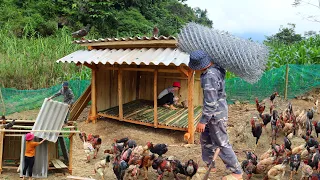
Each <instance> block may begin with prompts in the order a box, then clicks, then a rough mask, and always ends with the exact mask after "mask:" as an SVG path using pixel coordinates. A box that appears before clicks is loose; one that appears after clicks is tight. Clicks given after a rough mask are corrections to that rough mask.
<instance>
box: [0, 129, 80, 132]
mask: <svg viewBox="0 0 320 180" xmlns="http://www.w3.org/2000/svg"><path fill="white" fill-rule="evenodd" d="M0 132H48V133H80V131H60V130H17V129H1V130H0Z"/></svg>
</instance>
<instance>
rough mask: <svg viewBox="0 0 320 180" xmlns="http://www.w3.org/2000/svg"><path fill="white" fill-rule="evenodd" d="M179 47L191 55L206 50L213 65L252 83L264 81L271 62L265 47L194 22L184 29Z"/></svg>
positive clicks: (179, 36)
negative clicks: (264, 73) (267, 67)
mask: <svg viewBox="0 0 320 180" xmlns="http://www.w3.org/2000/svg"><path fill="white" fill-rule="evenodd" d="M178 46H179V49H181V50H182V51H184V52H187V53H189V54H190V53H191V52H192V51H195V50H203V51H206V52H207V53H208V54H209V55H210V56H211V57H212V60H213V62H214V63H217V64H219V65H220V66H221V67H223V68H225V69H226V70H228V71H231V72H233V73H234V74H236V75H237V76H239V77H241V78H243V79H244V80H245V81H247V82H249V83H255V82H257V81H258V80H259V79H260V78H261V76H262V74H263V72H264V70H265V68H266V63H267V59H268V48H267V47H266V46H265V45H263V44H260V43H255V42H252V41H250V40H245V39H240V38H238V37H235V36H233V35H231V34H229V33H227V32H223V31H219V30H216V29H211V28H208V27H205V26H202V25H199V24H196V23H194V22H191V23H188V24H187V25H186V26H185V27H183V28H182V29H181V31H180V33H179V35H178Z"/></svg>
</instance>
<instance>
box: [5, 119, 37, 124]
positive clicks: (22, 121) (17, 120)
mask: <svg viewBox="0 0 320 180" xmlns="http://www.w3.org/2000/svg"><path fill="white" fill-rule="evenodd" d="M12 121H13V119H7V120H6V122H12ZM1 122H2V121H1ZM35 122H36V120H22V119H16V120H15V124H17V123H35Z"/></svg>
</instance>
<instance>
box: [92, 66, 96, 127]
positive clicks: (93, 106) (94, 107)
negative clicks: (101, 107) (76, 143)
mask: <svg viewBox="0 0 320 180" xmlns="http://www.w3.org/2000/svg"><path fill="white" fill-rule="evenodd" d="M91 72H92V79H91V100H92V104H91V113H92V114H91V118H90V120H91V121H93V123H96V120H97V89H96V74H97V73H96V69H91Z"/></svg>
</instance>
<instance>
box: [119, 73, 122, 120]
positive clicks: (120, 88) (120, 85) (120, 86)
mask: <svg viewBox="0 0 320 180" xmlns="http://www.w3.org/2000/svg"><path fill="white" fill-rule="evenodd" d="M118 102H119V118H120V121H121V120H122V119H123V104H122V68H120V69H119V70H118Z"/></svg>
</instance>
